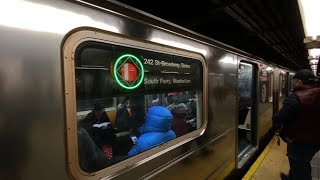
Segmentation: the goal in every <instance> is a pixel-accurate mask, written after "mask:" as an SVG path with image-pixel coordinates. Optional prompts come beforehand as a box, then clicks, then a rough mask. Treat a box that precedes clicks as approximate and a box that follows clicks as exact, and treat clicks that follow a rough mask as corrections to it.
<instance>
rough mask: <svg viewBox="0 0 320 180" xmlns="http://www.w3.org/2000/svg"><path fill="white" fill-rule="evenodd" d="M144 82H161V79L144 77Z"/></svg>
mask: <svg viewBox="0 0 320 180" xmlns="http://www.w3.org/2000/svg"><path fill="white" fill-rule="evenodd" d="M144 84H159V80H158V79H157V78H152V79H148V78H144Z"/></svg>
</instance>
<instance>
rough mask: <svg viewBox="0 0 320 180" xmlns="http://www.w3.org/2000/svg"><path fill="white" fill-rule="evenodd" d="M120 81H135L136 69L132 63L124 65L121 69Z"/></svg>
mask: <svg viewBox="0 0 320 180" xmlns="http://www.w3.org/2000/svg"><path fill="white" fill-rule="evenodd" d="M121 76H122V79H123V80H125V81H127V82H133V81H135V80H136V79H137V76H138V70H137V67H136V66H135V65H134V64H132V63H125V64H123V65H122V67H121Z"/></svg>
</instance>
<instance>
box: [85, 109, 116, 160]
mask: <svg viewBox="0 0 320 180" xmlns="http://www.w3.org/2000/svg"><path fill="white" fill-rule="evenodd" d="M79 127H82V128H84V129H85V130H87V132H88V133H89V135H90V136H91V137H92V139H93V141H94V142H95V144H96V145H97V146H98V147H99V148H100V149H102V150H103V151H104V153H105V154H107V155H108V157H109V159H111V158H112V146H113V144H114V129H113V127H112V125H111V123H110V120H109V117H108V115H107V113H106V112H105V111H104V108H103V107H102V105H101V104H100V103H96V104H94V107H93V110H92V111H91V112H90V113H89V114H88V115H87V116H86V118H85V119H84V120H82V121H80V122H79Z"/></svg>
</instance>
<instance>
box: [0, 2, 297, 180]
mask: <svg viewBox="0 0 320 180" xmlns="http://www.w3.org/2000/svg"><path fill="white" fill-rule="evenodd" d="M103 4H104V6H103V7H100V6H97V5H92V4H90V3H87V2H82V1H76V2H73V1H60V0H51V1H41V0H12V1H2V2H1V6H0V55H1V56H0V59H1V60H0V62H1V66H0V84H1V86H0V97H1V100H0V107H1V108H0V129H1V130H0V138H1V139H0V144H1V150H0V152H1V153H0V155H1V158H0V164H1V168H0V179H24V180H29V179H30V180H31V179H32V180H34V179H55V180H56V179H59V180H62V179H182V178H183V179H185V180H186V179H222V178H224V177H225V176H227V175H228V174H229V173H231V172H232V171H233V170H237V169H241V168H242V167H243V166H244V165H246V163H247V162H248V161H249V160H250V158H252V157H253V156H252V155H253V154H254V153H255V152H257V150H259V148H260V147H259V145H260V143H261V141H262V140H263V139H264V137H265V136H266V135H267V134H268V132H269V131H270V128H271V126H272V120H271V117H272V113H273V109H274V108H273V105H274V104H275V105H277V104H278V102H279V101H280V100H281V98H282V97H284V96H285V95H286V94H288V92H289V89H290V81H289V79H290V75H291V73H292V72H293V71H291V70H288V69H286V68H283V67H279V66H277V65H275V64H270V63H268V62H267V61H264V60H262V59H260V58H258V57H254V56H252V55H250V54H248V53H245V52H242V51H241V50H238V49H235V48H232V47H230V46H228V45H225V44H222V43H219V42H217V41H214V40H212V39H210V38H207V37H204V36H202V35H199V34H197V33H194V32H192V31H190V30H187V29H185V28H182V27H179V26H177V25H174V24H172V23H170V22H166V21H164V20H162V19H159V18H157V17H154V16H152V15H149V14H147V13H144V12H140V11H139V10H135V9H133V8H130V7H127V6H125V5H122V4H120V3H117V2H113V1H105V2H104V3H103ZM86 42H89V43H99V44H102V46H104V45H103V44H111V45H113V46H112V47H115V46H117V47H126V48H127V49H126V51H130V50H132V49H134V50H136V49H138V50H140V51H143V53H145V54H146V52H148V53H150V52H155V53H161V57H162V56H163V57H171V56H175V57H183V58H191V59H192V61H191V60H190V62H193V61H197V63H198V64H199V67H200V71H199V72H200V74H198V76H199V77H196V79H197V80H198V81H201V82H200V85H199V88H198V89H196V90H195V91H196V95H197V98H198V99H199V102H198V103H197V118H198V119H199V120H198V121H199V122H200V123H198V124H197V125H196V127H197V128H196V129H195V130H193V131H192V132H188V133H187V134H185V135H183V136H180V137H177V138H176V139H174V140H172V141H169V142H167V143H164V144H162V145H160V146H157V147H156V148H152V149H151V150H148V151H145V152H143V153H140V154H139V155H137V156H134V157H131V158H127V159H124V160H121V161H119V162H118V163H114V164H112V165H110V166H106V167H104V168H102V169H99V170H97V171H93V172H87V171H84V170H83V169H81V168H80V166H79V161H80V160H79V158H78V153H79V149H78V141H77V138H78V137H77V130H76V128H77V120H78V118H79V117H80V116H81V113H79V112H77V107H76V106H77V105H76V92H75V91H76V82H75V81H77V80H76V78H75V74H76V73H77V72H78V70H77V68H76V67H75V66H76V65H75V64H76V63H77V62H76V61H77V57H76V56H77V55H76V52H77V48H78V47H79V46H80V45H81V43H86ZM156 55H157V54H156ZM145 56H147V55H145ZM147 60H148V59H143V61H144V65H146V64H148V63H149V62H148V61H147ZM174 62H175V61H174V60H173V62H171V65H172V66H173V65H174ZM179 62H180V61H179ZM182 62H183V61H182ZM188 62H189V61H188ZM180 64H181V63H180ZM149 65H150V64H149ZM171 65H170V66H171ZM179 67H180V66H179ZM188 67H190V66H189V65H187V63H186V68H188ZM159 68H160V67H159ZM78 69H79V68H78ZM110 69H111V68H110ZM160 69H161V68H160ZM192 73H193V72H191V74H192ZM186 74H188V73H186ZM189 74H190V73H189ZM114 76H116V75H114ZM146 77H147V75H146ZM146 77H145V78H146ZM143 81H145V82H144V84H145V86H146V84H148V81H146V80H145V79H144V80H143ZM179 82H180V83H183V82H182V81H179ZM179 82H178V85H177V86H176V88H177V89H176V91H179V87H180V85H179ZM186 82H189V80H186ZM183 87H184V88H185V89H186V88H188V86H183ZM168 88H171V86H170V87H169V85H168ZM248 89H249V90H248ZM151 91H152V90H151ZM158 91H161V88H160V90H158ZM246 91H248V92H246ZM126 92H127V91H126ZM164 92H167V91H164ZM129 94H130V92H129ZM150 94H153V93H152V92H151V93H150ZM241 94H242V95H243V96H246V97H249V98H250V105H248V106H247V107H246V110H247V113H246V116H245V117H244V119H243V122H239V117H240V115H239V112H240V110H239V109H240V104H239V102H240V100H241V96H242V95H241ZM114 103H117V102H114ZM111 106H112V107H111V108H106V111H107V112H108V111H114V110H115V107H113V106H114V104H112V105H111ZM243 139H245V141H244V140H243ZM242 141H244V142H243V143H242Z"/></svg>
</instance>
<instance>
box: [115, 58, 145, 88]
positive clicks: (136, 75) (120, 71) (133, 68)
mask: <svg viewBox="0 0 320 180" xmlns="http://www.w3.org/2000/svg"><path fill="white" fill-rule="evenodd" d="M113 74H114V78H115V80H116V82H117V83H118V84H119V85H120V86H121V87H123V88H124V89H136V88H137V87H139V86H140V85H141V83H142V82H143V78H144V67H143V64H142V63H141V61H140V59H139V58H138V57H136V56H134V55H132V54H124V55H122V56H120V57H119V58H118V59H117V60H116V61H115V64H114V67H113Z"/></svg>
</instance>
